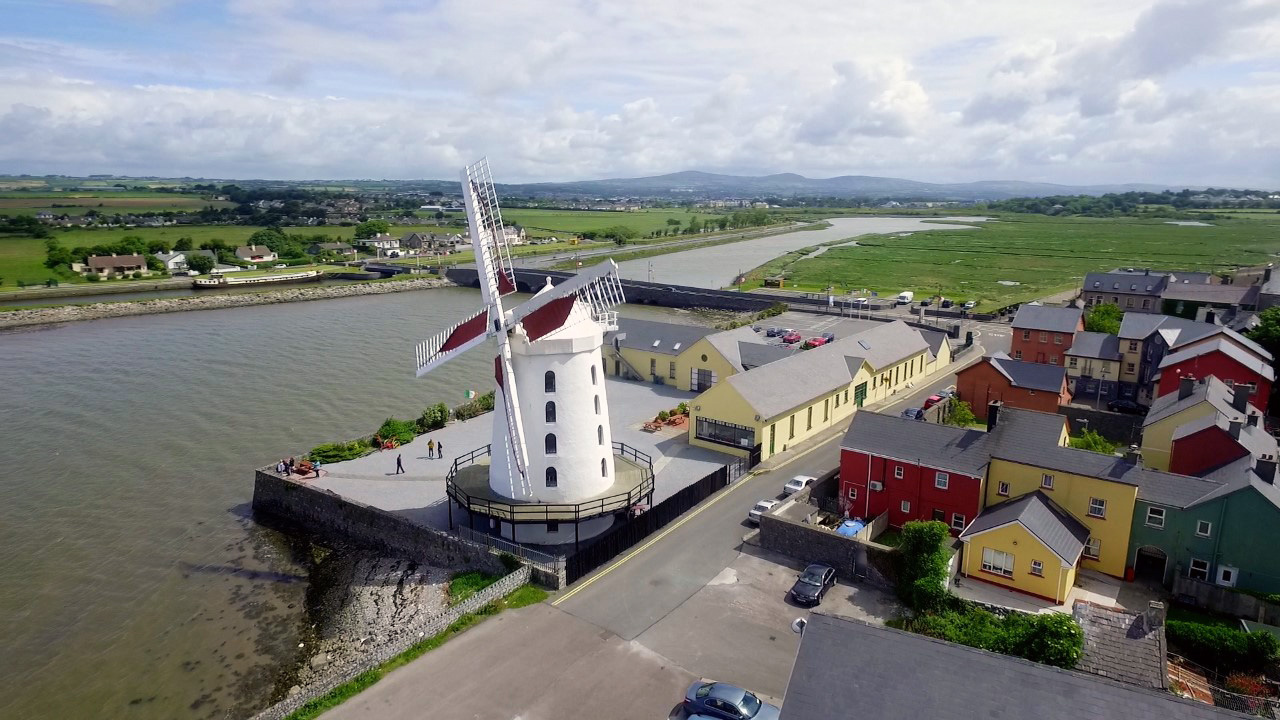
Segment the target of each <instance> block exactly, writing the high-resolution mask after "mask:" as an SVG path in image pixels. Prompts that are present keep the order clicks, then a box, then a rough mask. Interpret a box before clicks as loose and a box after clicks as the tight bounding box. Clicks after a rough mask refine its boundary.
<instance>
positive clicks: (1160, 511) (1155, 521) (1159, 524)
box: [1147, 507, 1164, 530]
mask: <svg viewBox="0 0 1280 720" xmlns="http://www.w3.org/2000/svg"><path fill="white" fill-rule="evenodd" d="M1147 527H1153V528H1158V529H1161V530H1163V529H1164V508H1158V507H1149V508H1147Z"/></svg>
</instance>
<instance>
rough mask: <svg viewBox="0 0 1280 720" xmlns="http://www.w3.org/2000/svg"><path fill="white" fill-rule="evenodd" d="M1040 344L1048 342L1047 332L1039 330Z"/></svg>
mask: <svg viewBox="0 0 1280 720" xmlns="http://www.w3.org/2000/svg"><path fill="white" fill-rule="evenodd" d="M1040 342H1042V343H1047V342H1049V333H1047V332H1045V331H1043V330H1041V331H1040Z"/></svg>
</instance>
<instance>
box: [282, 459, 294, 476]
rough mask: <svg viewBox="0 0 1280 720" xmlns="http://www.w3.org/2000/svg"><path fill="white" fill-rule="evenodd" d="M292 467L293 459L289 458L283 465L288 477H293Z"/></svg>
mask: <svg viewBox="0 0 1280 720" xmlns="http://www.w3.org/2000/svg"><path fill="white" fill-rule="evenodd" d="M293 465H294V462H293V458H289V459H288V460H286V461H285V463H284V466H285V469H287V470H288V471H289V474H290V475H293Z"/></svg>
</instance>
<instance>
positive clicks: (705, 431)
mask: <svg viewBox="0 0 1280 720" xmlns="http://www.w3.org/2000/svg"><path fill="white" fill-rule="evenodd" d="M930 340H933V342H934V343H936V344H937V347H938V351H937V352H936V353H935V352H934V351H933V350H932V348H931V345H930ZM950 358H951V349H950V345H949V343H948V342H947V341H946V340H945V339H942V340H938V339H937V338H926V336H925V335H924V334H923V333H921V332H920V331H919V330H916V329H914V328H912V327H910V326H909V325H907V324H906V323H903V322H901V321H896V322H891V323H884V324H881V325H878V326H876V327H873V328H871V329H868V330H864V331H863V332H860V333H856V334H854V335H850V336H848V337H845V338H841V339H839V340H836V341H835V342H832V343H828V344H827V345H823V346H821V347H817V348H814V349H813V350H807V351H803V352H796V353H794V354H793V355H792V356H790V357H788V358H785V359H783V360H778V361H776V362H771V363H769V364H766V365H761V366H759V367H755V368H753V369H751V370H749V371H746V372H741V373H737V374H733V375H730V376H729V377H728V378H727V380H726V381H724V382H720V383H717V384H716V385H714V386H713V387H712V388H711V389H710V390H707V391H705V392H703V393H702V394H701V395H699V396H698V397H696V398H694V400H693V401H692V402H691V403H690V406H691V412H690V414H691V420H692V422H691V423H690V427H689V442H690V443H691V444H693V445H697V446H699V447H706V448H710V449H713V450H719V451H722V452H723V451H727V452H734V453H736V454H740V455H746V454H748V453H750V452H751V451H752V449H753V448H755V447H756V446H757V445H758V446H760V459H761V460H764V459H767V458H769V457H771V456H773V455H775V454H777V453H780V452H783V451H785V450H787V449H789V448H790V447H792V446H794V445H796V444H797V443H800V442H803V441H804V440H806V439H808V438H810V437H813V436H814V435H817V434H818V433H821V432H822V431H823V430H826V429H828V428H830V427H833V426H842V425H844V424H845V421H846V420H847V419H848V418H849V417H850V416H851V415H852V414H853V413H854V412H855V410H856V409H857V408H859V407H861V406H862V405H864V404H866V403H869V402H874V401H876V400H880V399H883V398H885V397H887V396H889V395H891V394H892V393H894V392H897V391H898V390H900V389H903V388H905V387H907V386H908V385H910V384H912V383H914V382H915V381H916V380H918V379H920V378H922V377H924V376H925V375H927V374H928V373H929V372H930V369H929V368H930V365H931V363H932V366H933V367H939V366H940V365H939V363H944V362H950Z"/></svg>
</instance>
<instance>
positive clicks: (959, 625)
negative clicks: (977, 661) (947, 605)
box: [910, 607, 1001, 652]
mask: <svg viewBox="0 0 1280 720" xmlns="http://www.w3.org/2000/svg"><path fill="white" fill-rule="evenodd" d="M910 630H911V631H912V632H917V633H920V634H921V635H928V636H929V637H935V638H938V639H939V640H946V641H948V642H953V643H958V644H960V645H968V646H969V647H976V648H981V649H983V650H990V651H992V652H998V650H997V648H998V647H999V645H1000V644H1001V638H1000V619H999V618H997V617H996V616H995V615H994V614H992V613H990V612H988V611H986V610H983V609H982V608H976V607H966V608H964V609H962V610H947V611H945V612H941V613H937V614H930V615H922V616H920V617H918V618H916V619H915V620H913V621H911V623H910Z"/></svg>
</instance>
